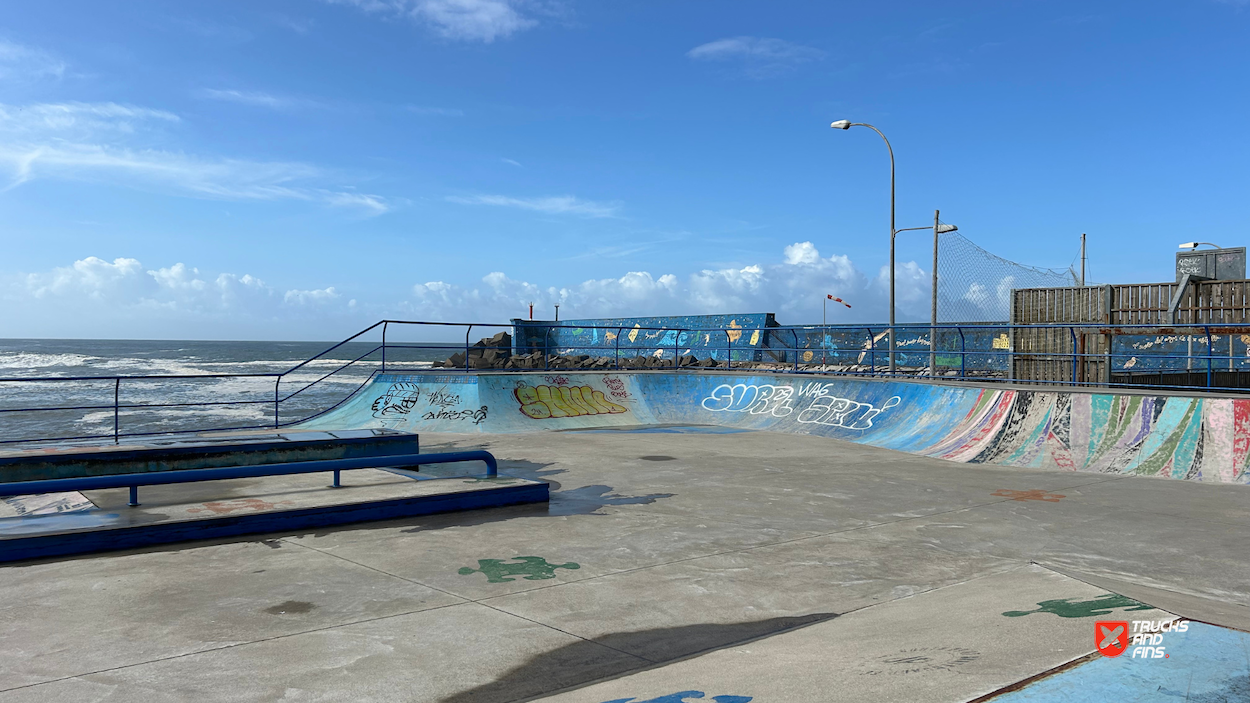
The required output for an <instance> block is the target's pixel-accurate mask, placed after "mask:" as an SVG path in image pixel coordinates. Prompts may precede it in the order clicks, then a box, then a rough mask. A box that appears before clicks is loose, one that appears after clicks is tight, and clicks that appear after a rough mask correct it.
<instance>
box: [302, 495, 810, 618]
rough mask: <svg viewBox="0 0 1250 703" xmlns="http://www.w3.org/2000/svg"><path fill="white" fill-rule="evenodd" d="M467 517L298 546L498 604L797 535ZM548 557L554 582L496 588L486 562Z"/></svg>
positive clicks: (645, 518)
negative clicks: (464, 570) (469, 521)
mask: <svg viewBox="0 0 1250 703" xmlns="http://www.w3.org/2000/svg"><path fill="white" fill-rule="evenodd" d="M459 522H463V517H462V516H460V515H443V516H436V517H431V518H429V519H427V520H424V521H422V522H421V523H420V524H419V525H411V524H405V525H403V526H394V527H391V526H387V527H380V528H378V529H373V530H367V531H364V530H362V531H354V530H353V531H334V532H322V533H316V534H313V535H300V536H296V537H291V538H290V541H292V542H295V543H297V544H300V545H302V546H307V547H310V548H312V549H317V550H320V551H324V552H326V553H327V554H333V555H335V556H338V557H341V558H345V559H350V560H352V561H353V562H356V563H359V564H365V565H368V566H371V567H373V568H377V569H380V570H382V571H385V572H387V573H392V574H396V575H399V576H403V577H404V578H408V579H412V580H413V581H416V582H419V583H423V584H426V585H428V586H431V587H434V588H438V589H440V590H444V591H446V592H448V593H454V594H457V595H460V596H462V597H465V598H470V599H474V600H478V599H483V598H492V597H495V596H499V595H506V594H508V593H516V592H520V591H527V590H532V589H536V588H546V587H550V586H553V585H556V584H560V583H570V582H574V581H581V580H585V579H588V578H593V577H595V576H602V575H604V574H610V573H615V572H621V571H628V570H633V569H639V568H644V567H653V566H656V565H658V564H664V563H670V562H680V561H685V560H689V559H694V558H697V557H704V556H708V555H711V554H719V553H722V552H727V551H737V550H741V549H744V548H749V547H756V546H761V545H765V544H773V543H778V542H781V541H784V540H785V539H790V538H793V537H795V536H797V535H795V534H791V533H786V532H783V531H782V530H777V529H772V528H756V527H744V526H742V525H738V524H736V523H732V522H723V521H718V520H712V519H703V520H700V521H697V522H696V521H690V520H683V519H679V518H673V517H669V516H667V515H663V514H659V513H656V512H653V511H645V512H643V511H637V512H625V511H617V512H614V513H612V514H610V515H595V516H589V517H587V516H581V515H555V516H542V517H535V518H526V517H520V516H518V517H516V518H515V519H511V520H499V521H495V522H490V523H479V524H475V525H471V526H465V527H461V526H459V525H458V524H457V523H459ZM531 555H533V556H540V557H542V558H544V559H546V560H547V561H548V562H550V563H553V564H562V563H569V562H572V563H576V564H577V565H578V568H577V569H557V570H556V571H555V572H554V573H553V578H552V579H549V580H547V579H544V580H526V579H523V578H518V579H516V580H514V581H510V582H507V583H490V582H488V581H487V580H486V579H485V577H483V576H482V575H481V574H472V575H469V576H465V575H462V574H460V573H459V572H458V570H459V569H460V568H461V567H470V568H477V565H478V560H479V559H505V560H510V559H515V558H517V557H520V556H531Z"/></svg>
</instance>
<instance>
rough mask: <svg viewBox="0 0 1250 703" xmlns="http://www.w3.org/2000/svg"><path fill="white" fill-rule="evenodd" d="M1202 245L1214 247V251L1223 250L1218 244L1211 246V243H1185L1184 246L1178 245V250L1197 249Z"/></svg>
mask: <svg viewBox="0 0 1250 703" xmlns="http://www.w3.org/2000/svg"><path fill="white" fill-rule="evenodd" d="M1203 244H1206V245H1207V246H1209V247H1215V248H1216V249H1223V248H1224V247H1222V246H1220V245H1219V244H1212V243H1211V242H1185V243H1184V244H1182V245H1180V247H1179V248H1180V249H1197V248H1198V247H1200V246H1202V245H1203Z"/></svg>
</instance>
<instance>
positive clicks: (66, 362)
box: [0, 352, 100, 369]
mask: <svg viewBox="0 0 1250 703" xmlns="http://www.w3.org/2000/svg"><path fill="white" fill-rule="evenodd" d="M99 359H100V357H98V356H87V355H85V354H40V353H38V352H0V369H40V368H55V367H58V366H91V365H92V362H93V361H97V360H99Z"/></svg>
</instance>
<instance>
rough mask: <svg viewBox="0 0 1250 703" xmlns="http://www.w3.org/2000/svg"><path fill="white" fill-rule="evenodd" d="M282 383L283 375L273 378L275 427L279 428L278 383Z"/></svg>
mask: <svg viewBox="0 0 1250 703" xmlns="http://www.w3.org/2000/svg"><path fill="white" fill-rule="evenodd" d="M279 383H282V375H281V374H278V377H277V378H275V379H273V428H274V429H275V430H276V429H278V384H279Z"/></svg>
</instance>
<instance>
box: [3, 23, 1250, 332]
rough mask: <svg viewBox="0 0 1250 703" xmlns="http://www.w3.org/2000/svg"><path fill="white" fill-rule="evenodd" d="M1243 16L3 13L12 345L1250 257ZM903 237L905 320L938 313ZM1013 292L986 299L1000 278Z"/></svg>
mask: <svg viewBox="0 0 1250 703" xmlns="http://www.w3.org/2000/svg"><path fill="white" fill-rule="evenodd" d="M1248 27H1250V3H1246V2H1221V1H1218V0H1190V1H1188V2H1179V3H1178V2H1142V1H1135V2H1099V3H1089V2H1059V1H1056V2H1008V1H1003V2H989V1H986V2H947V3H932V2H890V3H858V4H853V3H841V2H823V3H799V2H772V3H752V2H727V1H720V2H680V3H675V2H643V1H637V2H576V1H574V0H568V1H563V2H561V1H557V0H340V1H338V2H322V1H318V0H290V1H273V2H247V3H244V2H224V1H216V2H181V3H169V2H145V1H143V0H126V1H125V2H120V1H106V0H92V1H90V2H69V1H64V0H48V1H47V2H41V3H22V4H21V5H20V6H14V7H10V8H8V9H7V11H6V12H5V13H4V14H3V15H0V242H2V244H3V249H2V251H3V256H2V257H0V299H2V302H3V304H4V306H5V308H6V314H5V315H3V316H0V337H24V336H47V337H140V338H146V337H170V338H208V339H212V338H219V339H233V338H282V339H336V338H340V337H343V336H346V335H347V334H350V333H351V332H353V331H355V329H358V328H360V327H363V326H365V325H367V324H368V323H370V322H372V321H374V320H376V319H380V318H382V317H397V318H407V319H472V320H485V321H497V320H504V319H507V318H509V317H516V316H523V315H524V314H525V312H526V304H527V303H529V302H530V301H533V302H535V303H536V304H537V306H538V310H539V314H540V315H547V316H549V314H550V312H549V311H550V309H551V308H550V306H551V305H552V304H554V303H555V302H561V304H562V307H561V313H562V316H566V317H572V316H575V315H577V316H606V315H629V314H636V315H653V314H688V313H723V312H754V311H773V312H776V313H778V317H779V319H780V320H781V321H783V322H786V323H800V322H811V321H818V320H819V318H820V302H819V301H820V298H821V297H822V296H823V295H824V294H825V293H826V292H828V293H833V294H835V295H841V296H842V297H844V298H847V299H848V300H850V301H851V302H852V303H853V304H854V305H855V307H854V308H853V309H851V310H846V309H841V310H839V311H838V312H837V314H838V315H839V317H838V318H837V320H838V321H860V320H880V319H883V318H884V316H885V305H884V291H885V287H884V285H883V277H884V273H885V269H884V268H883V267H884V265H885V263H886V256H887V242H888V236H887V232H888V230H887V227H888V190H887V186H888V161H887V158H886V154H885V150H884V146H883V145H882V143H881V141H880V140H879V139H878V138H877V137H876V135H874V134H873V133H871V132H870V131H867V130H864V129H854V130H851V131H849V132H842V131H834V130H831V129H829V126H828V125H829V122H831V121H832V120H835V119H842V118H849V119H853V120H856V121H864V122H870V123H872V124H875V125H876V126H878V127H879V128H881V129H882V130H883V131H885V133H886V134H887V135H888V136H889V137H890V139H891V141H892V143H893V145H894V148H895V152H896V155H897V159H898V225H899V226H900V227H911V226H923V225H926V224H928V223H931V222H932V217H933V210H934V209H935V208H940V209H941V210H942V219H943V220H944V221H947V222H953V223H956V224H958V225H959V227H960V231H961V233H963V234H964V235H966V236H967V237H968V238H970V239H971V240H973V241H974V242H976V243H978V244H979V245H981V246H982V247H985V248H986V249H988V250H990V251H992V252H994V253H996V254H999V255H1001V256H1004V257H1007V258H1010V259H1014V260H1018V261H1022V262H1025V263H1030V264H1034V265H1038V266H1057V267H1066V266H1068V265H1069V264H1071V263H1072V262H1073V258H1074V256H1075V255H1076V252H1077V248H1078V242H1079V235H1080V233H1081V232H1087V233H1089V237H1090V239H1089V253H1090V275H1091V278H1092V279H1095V280H1097V281H1099V282H1116V281H1164V280H1169V279H1170V278H1172V261H1173V252H1174V251H1175V248H1176V244H1177V243H1178V242H1181V241H1187V240H1194V239H1197V240H1204V241H1215V242H1217V243H1221V244H1223V245H1225V246H1239V245H1244V244H1245V241H1244V238H1243V237H1241V236H1240V235H1241V233H1242V232H1245V231H1246V230H1247V224H1250V223H1248V222H1247V220H1248V219H1250V217H1248V213H1247V209H1246V207H1245V205H1244V201H1245V195H1246V192H1247V186H1250V175H1248V174H1250V171H1248V170H1247V169H1246V167H1245V164H1246V163H1250V153H1247V152H1248V151H1250V149H1248V147H1247V145H1248V141H1247V138H1246V136H1245V134H1246V130H1245V127H1244V123H1245V116H1246V115H1247V114H1250V109H1248V108H1250V104H1248V103H1250V97H1248V96H1250V91H1248V90H1247V87H1248V86H1247V75H1250V73H1248V72H1247V68H1250V63H1248V61H1247V47H1250V41H1248V36H1247V29H1248ZM927 247H928V240H927V239H926V238H925V236H924V235H923V233H920V234H919V235H908V234H905V235H900V265H899V269H898V273H899V290H900V315H901V316H902V317H904V318H907V317H911V318H916V319H923V318H924V317H925V316H926V313H927V308H928V300H927V292H926V290H927V285H928V284H927V277H928V275H929V263H928V256H929V254H928V249H927ZM991 283H992V282H991Z"/></svg>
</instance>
